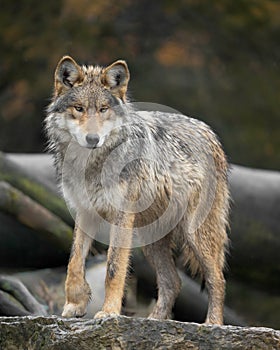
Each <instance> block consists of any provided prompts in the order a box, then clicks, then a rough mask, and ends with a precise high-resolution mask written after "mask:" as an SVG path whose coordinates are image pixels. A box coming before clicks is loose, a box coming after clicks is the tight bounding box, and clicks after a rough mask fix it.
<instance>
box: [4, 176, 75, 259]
mask: <svg viewBox="0 0 280 350" xmlns="http://www.w3.org/2000/svg"><path fill="white" fill-rule="evenodd" d="M0 210H2V211H4V212H6V213H9V214H11V215H13V217H14V218H15V220H17V221H19V222H21V223H22V224H24V225H26V226H27V227H30V228H31V229H33V230H34V231H35V232H36V234H38V235H42V236H43V237H44V238H46V239H47V240H48V241H50V243H51V244H54V245H56V246H57V247H58V249H62V250H63V251H65V253H68V252H69V251H70V247H71V243H72V228H71V227H69V226H68V225H66V224H65V223H64V222H63V221H62V220H61V219H60V218H58V217H57V216H56V215H54V214H53V213H51V212H50V211H49V210H48V209H46V208H44V207H43V206H41V205H40V204H38V203H36V202H35V201H34V200H32V199H31V198H29V197H28V196H26V195H25V194H23V193H22V192H21V191H19V190H17V189H16V188H14V187H13V186H11V185H10V184H8V183H6V182H4V181H0Z"/></svg>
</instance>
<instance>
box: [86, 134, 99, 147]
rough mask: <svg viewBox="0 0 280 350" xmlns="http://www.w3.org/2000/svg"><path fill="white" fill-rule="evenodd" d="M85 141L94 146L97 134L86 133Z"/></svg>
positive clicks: (97, 140)
mask: <svg viewBox="0 0 280 350" xmlns="http://www.w3.org/2000/svg"><path fill="white" fill-rule="evenodd" d="M86 141H87V143H88V144H89V146H90V147H92V148H94V147H96V145H97V144H98V142H99V136H98V135H96V134H87V136H86Z"/></svg>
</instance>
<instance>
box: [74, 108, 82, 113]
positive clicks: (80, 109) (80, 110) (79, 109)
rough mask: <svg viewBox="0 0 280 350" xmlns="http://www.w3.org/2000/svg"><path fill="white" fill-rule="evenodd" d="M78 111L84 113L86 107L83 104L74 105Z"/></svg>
mask: <svg viewBox="0 0 280 350" xmlns="http://www.w3.org/2000/svg"><path fill="white" fill-rule="evenodd" d="M74 108H75V109H76V111H77V112H79V113H82V112H83V111H84V107H82V106H74Z"/></svg>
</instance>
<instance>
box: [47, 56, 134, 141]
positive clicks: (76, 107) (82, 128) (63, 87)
mask: <svg viewBox="0 0 280 350" xmlns="http://www.w3.org/2000/svg"><path fill="white" fill-rule="evenodd" d="M128 81H129V70H128V67H127V64H126V62H125V61H122V60H119V61H116V62H114V63H113V64H111V65H110V66H108V67H106V68H103V67H99V66H80V65H78V64H77V63H76V62H75V61H74V60H73V58H71V57H70V56H65V57H63V58H62V59H61V60H60V61H59V63H58V65H57V68H56V70H55V77H54V96H53V100H52V103H51V104H50V106H49V109H48V112H49V117H48V119H49V120H52V121H53V122H54V123H55V127H56V128H57V129H59V130H60V131H61V132H62V133H64V135H65V137H67V135H66V134H67V133H68V134H69V135H68V136H69V137H73V138H74V139H75V140H76V141H77V142H78V143H79V144H80V145H81V146H83V147H89V148H95V147H101V146H102V145H103V143H104V141H105V139H106V137H107V135H108V134H109V133H110V132H111V131H112V130H113V129H114V128H116V127H117V126H119V125H120V122H121V121H120V113H121V111H122V106H123V104H124V103H125V101H126V92H127V85H128ZM59 130H57V131H59Z"/></svg>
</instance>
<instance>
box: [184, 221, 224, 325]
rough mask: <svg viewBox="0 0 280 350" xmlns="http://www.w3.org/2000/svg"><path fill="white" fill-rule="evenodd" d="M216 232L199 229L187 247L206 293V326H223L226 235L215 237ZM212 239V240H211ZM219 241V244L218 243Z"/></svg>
mask: <svg viewBox="0 0 280 350" xmlns="http://www.w3.org/2000/svg"><path fill="white" fill-rule="evenodd" d="M217 236H218V235H217V232H214V233H213V232H209V227H207V230H206V229H205V228H204V227H201V228H199V229H198V231H197V237H196V240H195V243H192V244H190V245H189V247H190V248H191V250H192V253H193V255H194V257H195V258H196V260H197V262H198V265H199V270H200V271H201V273H202V275H203V277H204V279H205V284H206V288H207V291H208V311H207V316H206V320H205V323H206V324H220V325H221V324H223V307H224V297H225V279H224V274H223V269H224V257H225V246H226V239H225V240H224V239H223V237H226V235H220V237H217ZM213 237H214V239H213ZM218 241H219V242H218Z"/></svg>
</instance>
